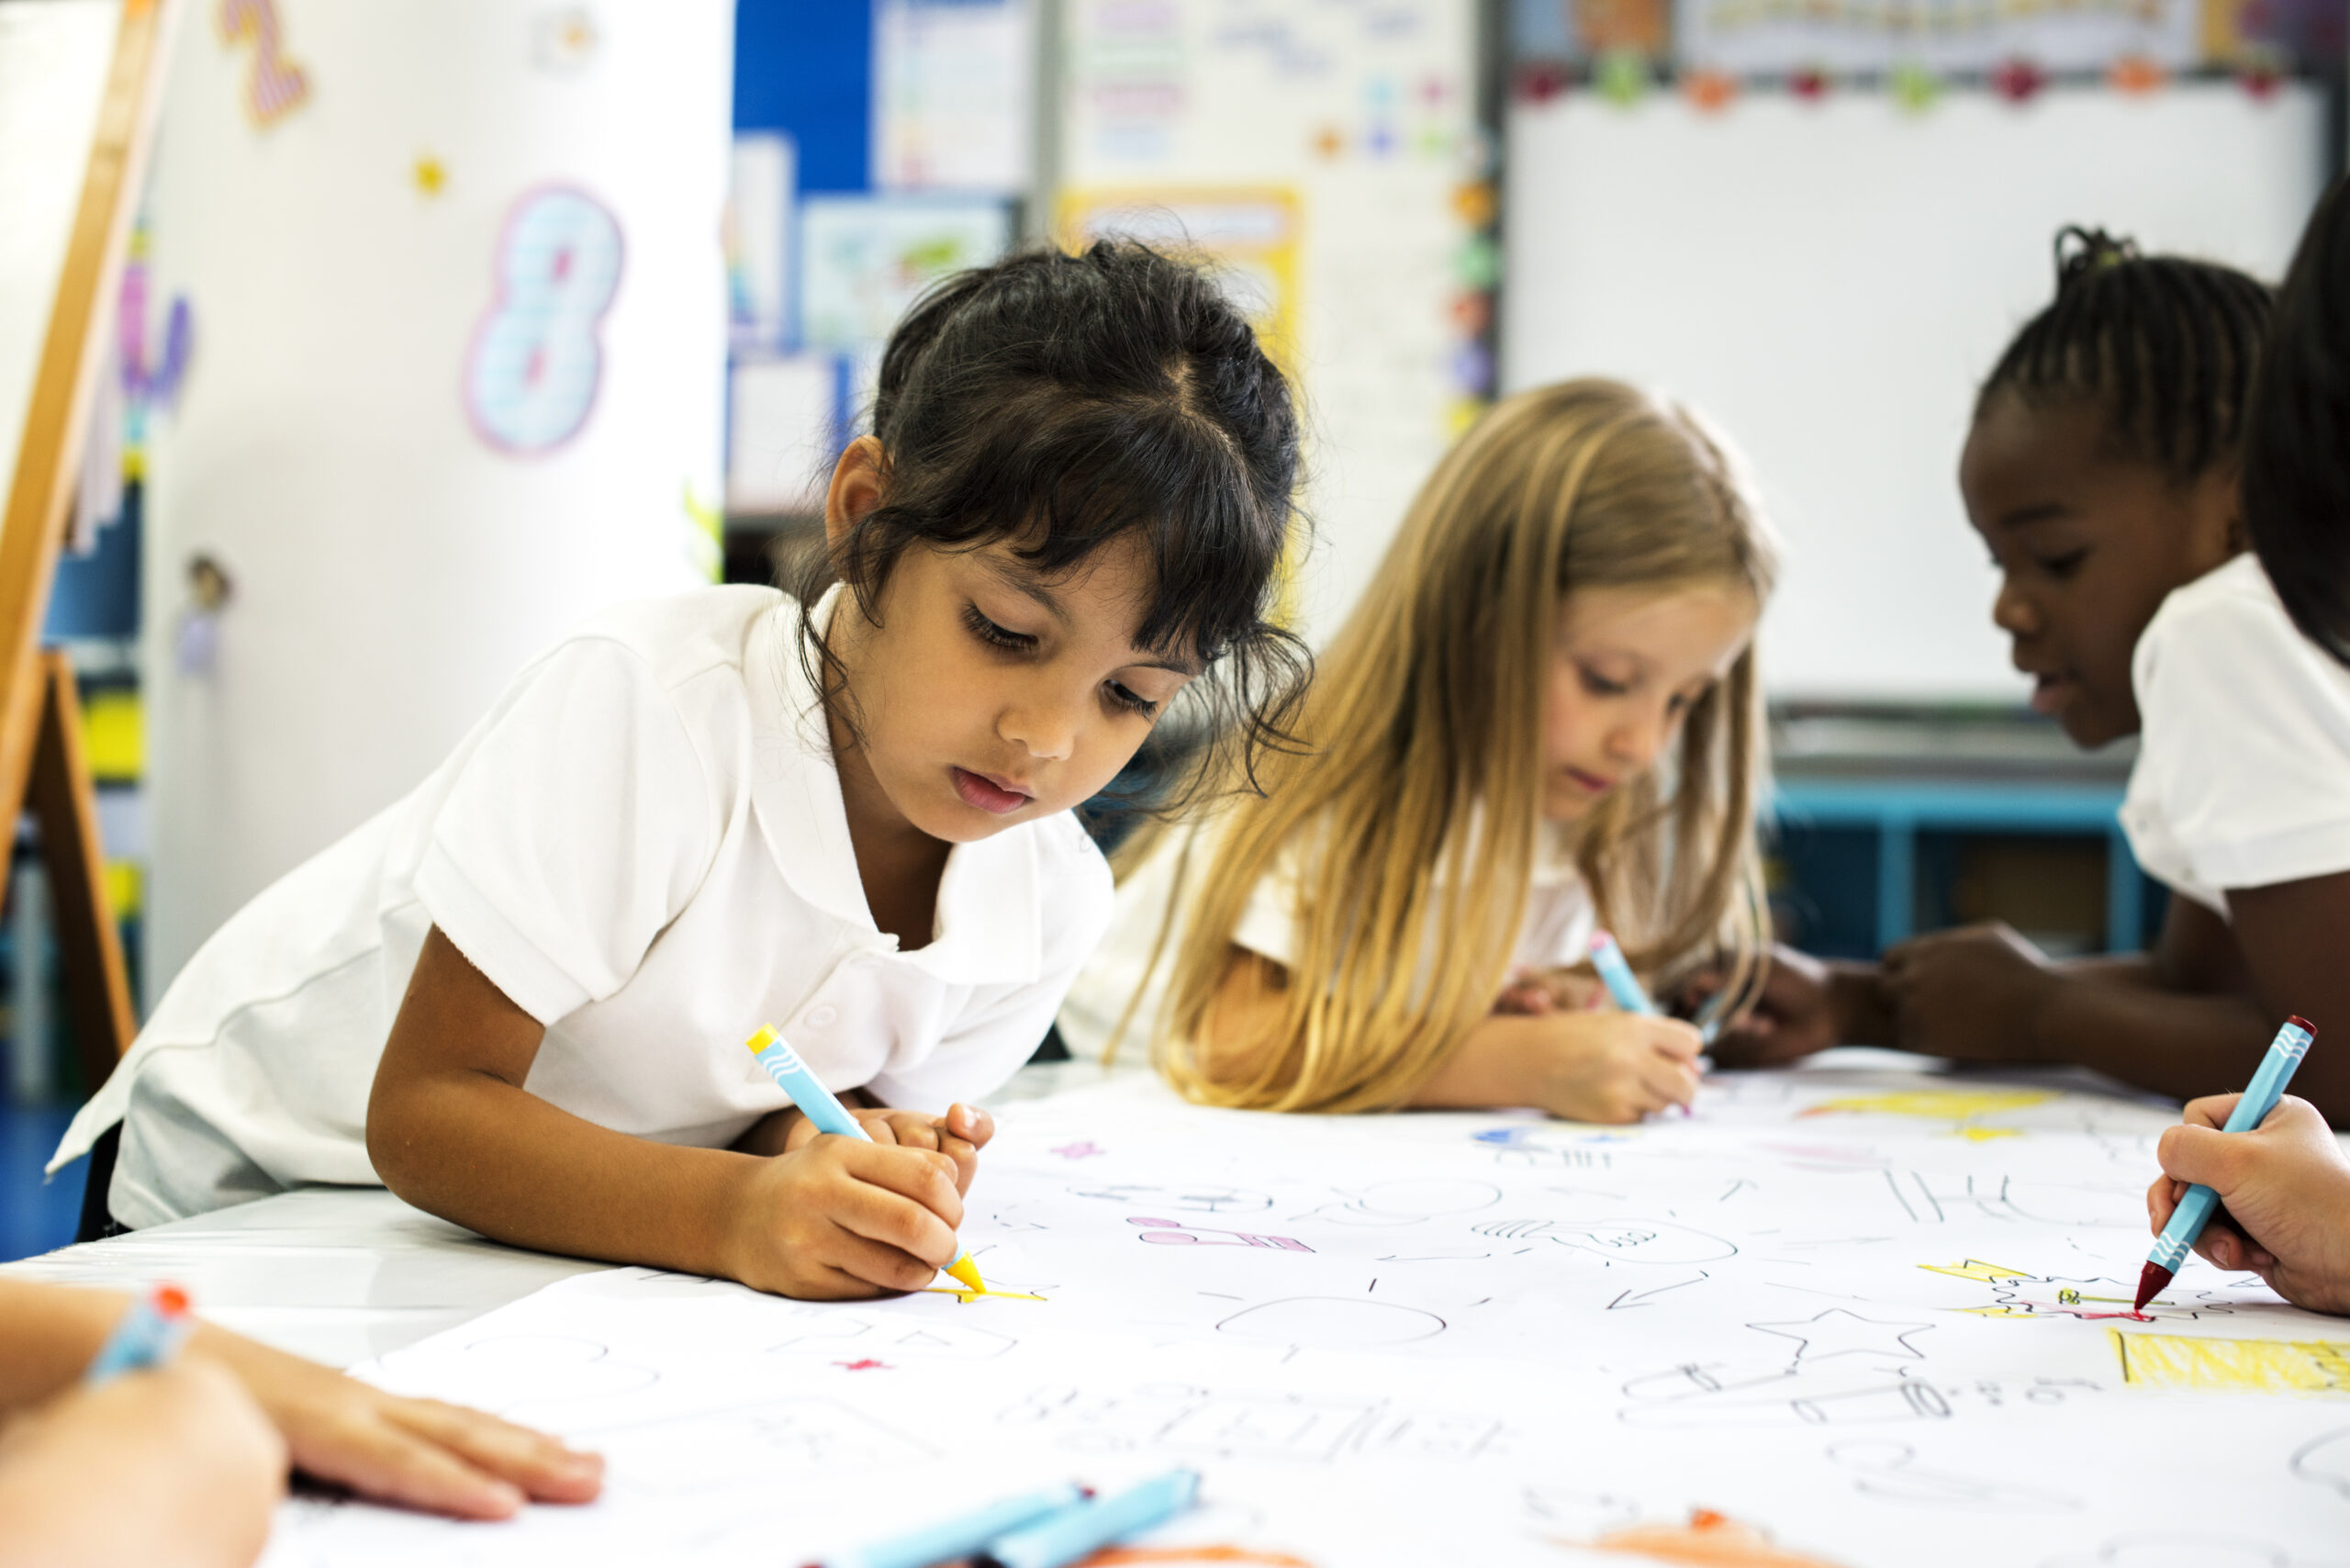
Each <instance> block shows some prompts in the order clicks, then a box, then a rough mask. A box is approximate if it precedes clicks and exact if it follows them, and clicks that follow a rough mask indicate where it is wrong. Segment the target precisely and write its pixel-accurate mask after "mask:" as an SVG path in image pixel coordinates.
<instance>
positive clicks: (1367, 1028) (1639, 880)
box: [1061, 380, 1774, 1122]
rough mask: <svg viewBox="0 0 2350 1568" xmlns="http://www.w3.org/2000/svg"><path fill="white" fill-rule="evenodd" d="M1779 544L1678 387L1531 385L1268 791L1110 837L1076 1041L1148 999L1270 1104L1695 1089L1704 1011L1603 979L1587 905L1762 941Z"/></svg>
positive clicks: (1324, 671) (1151, 1020)
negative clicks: (1590, 995) (1585, 963)
mask: <svg viewBox="0 0 2350 1568" xmlns="http://www.w3.org/2000/svg"><path fill="white" fill-rule="evenodd" d="M1773 570H1774V552H1773V548H1772V544H1771V542H1770V539H1769V537H1768V534H1767V532H1766V531H1765V529H1764V526H1763V524H1762V521H1761V520H1760V518H1759V517H1758V516H1757V514H1756V511H1755V508H1754V506H1753V503H1752V501H1751V499H1750V498H1749V497H1748V495H1747V493H1746V491H1745V489H1744V488H1743V487H1742V486H1741V484H1740V480H1739V477H1738V476H1737V474H1736V472H1735V471H1734V469H1733V467H1732V465H1731V463H1730V461H1729V458H1728V456H1727V455H1726V454H1725V453H1724V451H1723V449H1722V447H1721V446H1720V445H1719V444H1718V442H1717V441H1716V440H1715V439H1714V438H1713V437H1712V436H1710V435H1709V434H1708V433H1707V431H1706V430H1705V429H1704V427H1703V426H1702V425H1701V424H1700V423H1699V422H1698V421H1697V420H1696V419H1695V417H1694V416H1693V415H1691V414H1690V413H1689V412H1688V411H1687V410H1685V409H1681V408H1679V407H1677V406H1675V405H1673V404H1671V403H1668V402H1665V401H1663V400H1662V399H1660V398H1655V397H1653V396H1651V395H1650V394H1648V393H1645V392H1642V391H1640V390H1639V389H1637V388H1635V387H1631V386H1624V385H1621V384H1619V383H1617V382H1612V381H1601V380H1581V381H1572V382H1568V383H1564V384H1562V385H1560V386H1548V387H1543V388H1541V389H1539V390H1537V391H1532V392H1527V393H1523V394H1521V395H1519V396H1517V397H1515V398H1510V399H1508V400H1507V401H1505V402H1504V403H1502V404H1500V405H1499V406H1498V407H1496V408H1495V409H1493V411H1492V412H1491V413H1489V414H1488V415H1487V416H1486V417H1485V418H1484V419H1483V420H1482V421H1480V422H1479V424H1478V425H1477V426H1476V427H1475V428H1474V429H1473V430H1472V431H1470V433H1469V434H1468V435H1467V437H1466V438H1464V439H1463V440H1462V441H1461V442H1460V445H1459V446H1458V447H1456V448H1455V449H1454V450H1453V452H1452V453H1451V454H1449V456H1448V457H1447V458H1446V459H1445V460H1444V462H1443V463H1442V464H1441V465H1439V466H1438V469H1437V471H1436V473H1435V475H1434V476H1432V477H1431V478H1430V479H1429V480H1428V482H1427V485H1426V486H1425V487H1423V488H1422V490H1421V491H1420V494H1419V496H1418V498H1416V501H1415V502H1414V504H1413V506H1412V510H1411V511H1410V513H1409V514H1408V515H1407V516H1406V517H1405V519H1404V524H1403V527H1402V529H1401V531H1400V532H1399V533H1398V534H1397V536H1396V539H1395V541H1394V543H1393V545H1392V546H1391V547H1390V549H1389V551H1388V553H1387V556H1386V559H1385V560H1384V562H1383V563H1382V566H1381V567H1380V570H1379V573H1378V576H1377V577H1376V578H1375V580H1374V581H1373V582H1372V584H1371V588H1370V589H1369V591H1368V592H1367V593H1366V594H1365V596H1364V598H1363V600H1362V602H1361V604H1360V606H1359V607H1358V608H1357V609H1356V610H1355V612H1354V613H1353V615H1352V616H1351V617H1349V618H1348V621H1347V622H1346V624H1345V626H1344V627H1343V629H1342V630H1341V631H1340V632H1339V633H1338V634H1337V638H1336V639H1335V640H1334V641H1333V643H1332V644H1331V645H1330V648H1329V651H1328V653H1327V655H1326V657H1325V659H1324V661H1323V663H1322V666H1321V669H1320V671H1319V673H1318V675H1317V678H1316V679H1315V685H1314V689H1313V691H1312V693H1311V695H1310V696H1309V698H1308V700H1307V704H1306V707H1305V710H1304V715H1303V718H1302V721H1301V724H1300V729H1299V739H1300V740H1301V741H1302V743H1303V744H1302V745H1300V746H1299V747H1298V748H1297V749H1296V750H1295V751H1294V752H1292V753H1290V754H1287V755H1285V756H1281V757H1280V758H1278V759H1276V760H1275V761H1274V762H1273V764H1272V765H1271V767H1270V769H1269V770H1264V771H1263V772H1262V778H1261V781H1262V783H1263V784H1264V786H1265V788H1264V792H1263V793H1262V794H1261V795H1248V796H1242V797H1239V798H1238V799H1237V801H1235V803H1232V804H1230V805H1228V806H1226V807H1225V808H1224V809H1223V810H1222V811H1221V812H1218V813H1217V814H1216V815H1215V816H1214V818H1213V819H1211V820H1210V821H1209V822H1207V823H1204V824H1203V825H1200V826H1197V827H1194V828H1189V829H1180V828H1179V829H1167V830H1163V831H1160V832H1158V833H1157V834H1152V835H1148V837H1147V840H1142V841H1137V843H1136V845H1135V846H1131V847H1130V848H1129V850H1128V851H1127V853H1126V854H1125V856H1124V857H1122V860H1123V862H1124V863H1123V867H1122V869H1123V870H1124V871H1125V876H1124V877H1123V878H1122V886H1121V889H1120V894H1119V901H1118V909H1117V913H1116V917H1115V921H1114V923H1113V932H1112V935H1111V937H1110V939H1109V941H1108V942H1107V943H1106V944H1105V945H1104V946H1103V948H1102V950H1101V952H1100V953H1099V954H1097V956H1096V958H1095V959H1094V961H1093V963H1092V964H1091V966H1089V968H1088V969H1087V970H1086V971H1085V972H1084V973H1083V974H1082V975H1081V976H1080V980H1079V981H1078V984H1077V986H1076V988H1075V989H1074V990H1073V991H1072V992H1071V994H1070V997H1069V1002H1068V1003H1067V1004H1066V1005H1065V1006H1064V1008H1063V1010H1062V1013H1061V1026H1062V1030H1063V1033H1064V1035H1065V1036H1067V1037H1068V1038H1069V1041H1070V1044H1071V1046H1072V1048H1074V1049H1077V1050H1080V1052H1082V1051H1084V1050H1086V1049H1087V1048H1089V1047H1099V1048H1102V1049H1103V1050H1105V1051H1113V1050H1115V1049H1116V1048H1117V1045H1118V1042H1119V1038H1120V1037H1121V1036H1124V1035H1125V1034H1126V1033H1128V1032H1129V1031H1130V1030H1145V1031H1147V1032H1148V1033H1149V1034H1150V1036H1151V1038H1152V1040H1153V1044H1154V1051H1155V1057H1156V1060H1157V1061H1158V1066H1159V1068H1160V1070H1162V1071H1164V1072H1165V1073H1166V1075H1167V1076H1168V1077H1169V1079H1170V1080H1171V1081H1173V1082H1174V1084H1175V1085H1176V1086H1177V1087H1178V1088H1179V1089H1180V1090H1181V1091H1182V1092H1183V1093H1185V1094H1186V1095H1188V1096H1190V1097H1191V1098H1192V1099H1193V1100H1196V1101H1200V1102H1203V1103H1209V1104H1216V1105H1234V1106H1248V1107H1255V1108H1259V1109H1266V1110H1281V1111H1369V1110H1388V1109H1393V1108H1396V1107H1400V1106H1405V1105H1455V1106H1460V1105H1504V1104H1508V1105H1521V1104H1522V1105H1535V1106H1539V1107H1540V1108H1542V1109H1544V1110H1546V1111H1550V1112H1551V1113H1552V1114H1558V1115H1561V1116H1568V1117H1573V1118H1578V1119H1583V1120H1590V1121H1608V1122H1620V1121H1628V1120H1633V1119H1636V1118H1638V1117H1639V1116H1640V1115H1642V1114H1646V1113H1648V1112H1651V1111H1654V1110H1659V1109H1662V1107H1663V1106H1665V1105H1667V1104H1670V1103H1685V1102H1686V1101H1687V1100H1688V1099H1689V1098H1690V1097H1691V1095H1692V1094H1693V1093H1694V1092H1695V1085H1696V1058H1697V1054H1698V1048H1699V1039H1698V1035H1697V1032H1696V1031H1695V1029H1694V1028H1693V1027H1691V1026H1690V1025H1687V1024H1684V1023H1681V1022H1678V1021H1676V1020H1672V1019H1665V1018H1653V1017H1642V1016H1637V1015H1631V1014H1623V1013H1618V1012H1598V1011H1592V1010H1589V1009H1587V1008H1585V1007H1583V1006H1581V1005H1576V1004H1575V1003H1578V1002H1581V1001H1582V999H1583V992H1584V988H1581V987H1578V986H1576V985H1575V984H1574V983H1573V982H1572V980H1570V979H1568V978H1566V977H1565V976H1564V973H1563V971H1565V970H1566V969H1568V968H1569V967H1570V966H1573V965H1576V964H1579V963H1580V962H1581V961H1582V959H1583V956H1584V953H1585V952H1586V951H1587V946H1588V942H1589V938H1590V935H1591V933H1592V931H1593V930H1594V928H1595V926H1596V925H1599V924H1604V925H1605V926H1606V928H1608V929H1609V930H1612V931H1613V932H1615V933H1616V934H1617V937H1618V938H1619V940H1621V941H1622V943H1623V945H1624V946H1625V948H1626V949H1627V951H1628V955H1629V957H1630V958H1631V961H1632V963H1633V965H1634V966H1635V968H1636V969H1639V970H1641V971H1644V972H1645V973H1646V974H1647V975H1648V976H1649V977H1650V978H1651V980H1652V981H1654V980H1669V979H1671V978H1673V976H1674V975H1675V974H1676V973H1677V972H1679V971H1682V970H1684V969H1687V968H1689V967H1691V966H1693V965H1695V964H1697V963H1701V962H1706V963H1720V964H1722V965H1723V966H1724V967H1725V968H1726V969H1727V972H1728V973H1729V976H1730V985H1729V989H1730V992H1731V994H1732V996H1733V998H1737V997H1740V996H1742V995H1743V994H1744V993H1745V991H1747V990H1749V989H1750V988H1751V984H1752V980H1753V976H1754V972H1755V969H1756V965H1757V961H1758V954H1759V951H1760V948H1761V943H1762V923H1761V909H1762V902H1761V897H1760V889H1761V883H1760V879H1759V876H1758V871H1757V855H1756V849H1755V841H1754V828H1753V817H1754V812H1755V806H1756V801H1757V795H1758V790H1759V788H1760V778H1761V772H1762V769H1761V763H1760V753H1759V747H1760V745H1761V737H1762V723H1761V718H1760V708H1759V704H1760V687H1759V684H1758V681H1757V678H1756V676H1755V666H1754V655H1753V651H1752V647H1751V639H1752V633H1753V629H1754V623H1755V620H1756V617H1757V616H1758V614H1759V613H1760V611H1761V609H1762V603H1763V600H1764V599H1765V597H1766V596H1767V595H1768V593H1769V591H1770V587H1771V579H1772V575H1773Z"/></svg>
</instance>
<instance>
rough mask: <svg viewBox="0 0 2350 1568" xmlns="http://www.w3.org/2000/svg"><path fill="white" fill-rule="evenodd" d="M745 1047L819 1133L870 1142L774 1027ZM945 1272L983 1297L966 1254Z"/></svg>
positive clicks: (983, 1289)
mask: <svg viewBox="0 0 2350 1568" xmlns="http://www.w3.org/2000/svg"><path fill="white" fill-rule="evenodd" d="M744 1045H745V1046H747V1047H750V1052H751V1054H752V1055H753V1056H754V1057H756V1058H758V1062H759V1065H760V1066H761V1067H763V1068H766V1069H767V1076H768V1077H769V1078H772V1079H774V1080H775V1086H776V1087H777V1088H778V1089H780V1090H782V1091H783V1092H785V1093H786V1094H789V1095H790V1096H791V1103H793V1104H795V1105H797V1106H799V1107H800V1114H801V1115H803V1116H805V1117H807V1118H808V1120H809V1121H810V1122H811V1123H813V1124H814V1125H815V1128H816V1130H817V1131H818V1132H820V1133H838V1134H839V1135H840V1136H841V1137H853V1138H863V1139H864V1140H865V1141H866V1142H867V1143H871V1142H872V1141H873V1137H872V1135H871V1134H869V1133H867V1131H866V1130H865V1126H864V1124H863V1123H861V1122H859V1121H858V1120H857V1119H856V1117H855V1116H852V1115H850V1114H848V1110H847V1108H846V1107H845V1106H844V1105H842V1103H840V1102H839V1101H838V1100H835V1099H834V1098H833V1092H832V1091H831V1090H829V1089H827V1088H825V1087H824V1085H823V1083H822V1081H820V1080H819V1079H818V1078H817V1077H816V1075H815V1074H814V1073H812V1072H811V1071H809V1070H808V1064H807V1063H806V1062H804V1061H802V1060H800V1053H799V1052H798V1051H795V1050H793V1049H792V1048H791V1047H789V1045H787V1044H785V1043H784V1039H783V1036H780V1035H778V1034H777V1033H776V1032H775V1025H772V1024H768V1025H763V1026H761V1028H760V1030H759V1032H758V1033H757V1034H755V1035H754V1036H751V1037H750V1038H749V1039H748V1040H745V1041H744ZM946 1271H947V1272H948V1273H949V1274H952V1275H953V1276H954V1277H955V1278H956V1279H957V1280H958V1281H960V1282H962V1283H963V1285H964V1286H965V1287H967V1288H968V1289H970V1290H975V1291H979V1292H980V1293H982V1294H984V1293H985V1292H986V1290H987V1288H988V1287H987V1282H986V1281H984V1280H982V1279H981V1278H979V1265H978V1264H977V1263H974V1262H972V1261H971V1255H970V1254H969V1253H968V1252H957V1253H956V1254H955V1261H953V1262H952V1263H949V1264H947V1265H946Z"/></svg>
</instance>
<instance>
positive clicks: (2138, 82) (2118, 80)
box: [2105, 54, 2170, 93]
mask: <svg viewBox="0 0 2350 1568" xmlns="http://www.w3.org/2000/svg"><path fill="white" fill-rule="evenodd" d="M2105 80H2106V84H2107V85H2108V86H2110V87H2111V88H2112V89H2113V90H2114V91H2115V92H2117V93H2153V92H2158V91H2160V90H2161V89H2162V87H2163V86H2164V85H2165V84H2167V83H2168V82H2169V81H2170V73H2169V72H2167V71H2165V70H2164V69H2163V68H2162V65H2161V64H2160V62H2156V61H2152V60H2148V59H2147V58H2146V57H2145V56H2144V55H2143V54H2125V55H2123V56H2122V57H2121V59H2119V60H2117V61H2115V62H2113V64H2112V65H2111V66H2110V67H2109V68H2108V70H2107V71H2106V73H2105Z"/></svg>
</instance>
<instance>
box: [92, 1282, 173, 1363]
mask: <svg viewBox="0 0 2350 1568" xmlns="http://www.w3.org/2000/svg"><path fill="white" fill-rule="evenodd" d="M195 1328H196V1322H195V1320H194V1319H193V1318H191V1317H189V1316H188V1313H187V1293H186V1292H185V1291H183V1290H181V1289H180V1288H179V1286H177V1285H157V1286H156V1287H155V1288H154V1289H153V1290H151V1291H149V1292H148V1293H147V1294H145V1295H142V1296H140V1297H137V1298H136V1299H134V1300H133V1301H132V1302H131V1304H130V1310H129V1311H128V1312H126V1313H124V1314H123V1315H122V1321H121V1322H119V1323H117V1324H116V1325H115V1326H114V1332H113V1333H111V1334H109V1335H107V1336H106V1343H105V1344H104V1345H101V1346H99V1347H98V1353H97V1355H96V1356H95V1358H93V1359H92V1361H91V1362H90V1366H89V1370H88V1371H87V1372H84V1373H83V1374H82V1382H83V1383H84V1385H86V1386H88V1387H91V1388H95V1387H96V1386H97V1385H98V1384H100V1383H112V1382H113V1381H114V1380H115V1379H116V1378H118V1377H120V1376H122V1375H123V1374H124V1373H125V1372H145V1371H146V1370H147V1369H148V1368H149V1367H153V1366H161V1365H162V1363H163V1362H165V1361H170V1360H171V1359H172V1355H173V1352H174V1351H176V1350H178V1349H179V1348H180V1345H181V1343H182V1341H184V1340H185V1339H186V1338H187V1337H188V1335H189V1334H190V1333H192V1332H193V1331H194V1330H195Z"/></svg>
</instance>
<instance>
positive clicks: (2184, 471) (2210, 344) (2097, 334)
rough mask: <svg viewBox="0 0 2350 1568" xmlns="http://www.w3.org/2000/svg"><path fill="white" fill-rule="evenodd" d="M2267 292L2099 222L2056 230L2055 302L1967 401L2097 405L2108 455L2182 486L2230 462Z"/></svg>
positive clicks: (2239, 441) (2238, 444) (2231, 272)
mask: <svg viewBox="0 0 2350 1568" xmlns="http://www.w3.org/2000/svg"><path fill="white" fill-rule="evenodd" d="M2270 300H2271V295H2270V293H2269V289H2268V286H2266V284H2263V283H2261V282H2259V281H2258V280H2257V279H2255V278H2252V277H2249V276H2247V275H2245V274H2243V273H2240V272H2238V271H2236V270H2235V269H2234V268H2233V267H2228V266H2221V265H2220V264H2219V263H2216V262H2199V261H2195V260H2192V259H2190V258H2188V257H2185V256H2145V255H2141V254H2139V252H2138V247H2137V246H2136V245H2135V244H2134V243H2132V241H2128V240H2123V239H2117V238H2115V237H2114V236H2113V235H2110V234H2109V233H2107V232H2106V231H2105V230H2102V229H2083V228H2079V227H2076V226H2067V227H2065V228H2064V229H2060V230H2057V232H2056V297H2055V298H2054V299H2053V301H2051V302H2050V303H2049V305H2048V306H2047V308H2044V309H2042V311H2041V312H2040V314H2038V315H2037V316H2034V317H2033V318H2032V319H2031V320H2029V321H2027V322H2025V323H2024V326H2023V329H2022V330H2020V331H2019V332H2018V333H2017V334H2016V336H2015V341H2014V342H2010V343H2009V345H2008V349H2007V352H2006V353H2003V354H2001V355H2000V356H1999V363H1998V364H1996V365H1994V366H1993V367H1992V369H1991V374H1990V375H1989V376H1987V377H1986V378H1985V380H1984V383H1983V389H1982V391H1981V392H1980V393H1978V394H1977V395H1976V397H1975V415H1976V417H1977V418H1980V417H1981V415H1982V412H1983V409H1984V408H1985V406H1986V405H1987V404H1988V403H1989V402H1990V401H1991V399H1992V398H1995V397H1997V396H1998V395H2000V394H2003V393H2005V394H2013V395H2016V396H2020V397H2021V398H2024V399H2025V400H2026V401H2027V402H2030V403H2042V402H2052V401H2057V400H2069V399H2076V398H2086V399H2090V400H2093V401H2095V402H2097V403H2099V404H2102V405H2103V406H2104V409H2105V411H2106V419H2107V430H2108V434H2109V438H2110V439H2111V441H2112V442H2113V443H2114V446H2115V448H2116V449H2117V450H2119V451H2121V452H2123V453H2126V454H2129V455H2131V456H2132V457H2136V458H2139V459H2142V460H2143V461H2145V462H2148V463H2153V464H2154V465H2158V466H2160V467H2161V468H2163V469H2164V470H2165V471H2166V472H2167V473H2169V474H2170V475H2171V476H2172V477H2174V478H2175V479H2178V480H2182V481H2189V480H2193V479H2196V478H2199V477H2200V476H2202V475H2204V474H2207V473H2209V472H2210V471H2211V470H2213V469H2214V468H2217V467H2222V466H2228V465H2233V464H2234V463H2235V462H2236V461H2237V458H2238V455H2239V453H2240V451H2241V449H2242V446H2243V442H2244V407H2245V404H2246V401H2247V400H2248V398H2249V397H2250V392H2251V384H2252V375H2253V366H2254V364H2255V363H2256V362H2257V361H2258V359H2259V357H2260V342H2261V335H2262V333H2263V332H2265V331H2266V329H2267V326H2268V314H2269V307H2270Z"/></svg>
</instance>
